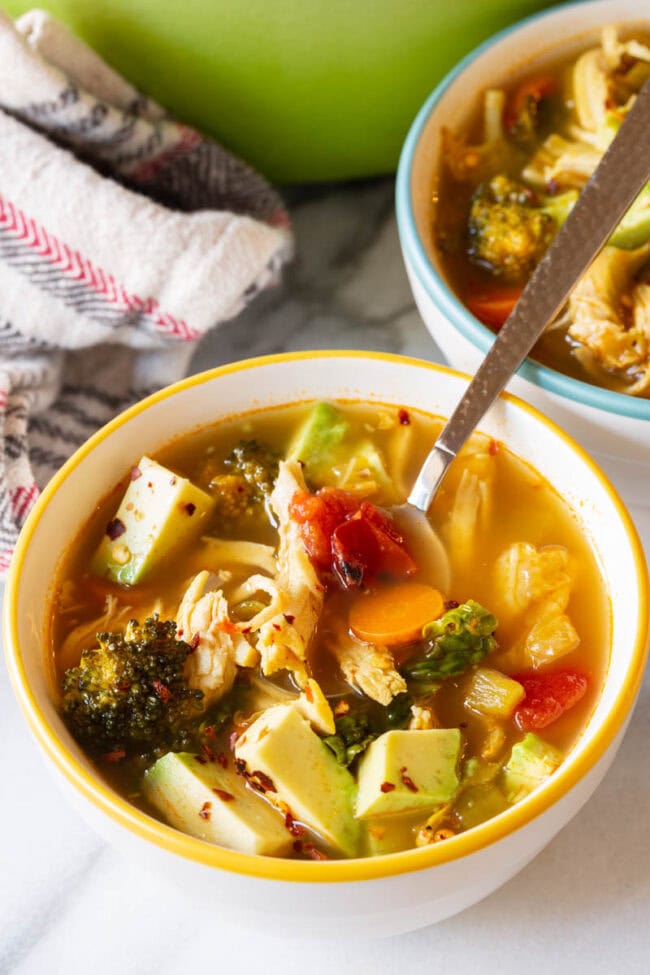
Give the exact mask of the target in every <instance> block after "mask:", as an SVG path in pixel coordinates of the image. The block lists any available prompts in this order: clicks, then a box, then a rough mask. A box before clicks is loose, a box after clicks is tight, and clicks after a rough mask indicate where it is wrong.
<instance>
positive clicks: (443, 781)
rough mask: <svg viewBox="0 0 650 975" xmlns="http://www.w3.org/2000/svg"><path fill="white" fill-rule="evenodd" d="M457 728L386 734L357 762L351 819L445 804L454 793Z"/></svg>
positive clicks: (458, 752) (459, 742) (457, 749)
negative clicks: (354, 812)
mask: <svg viewBox="0 0 650 975" xmlns="http://www.w3.org/2000/svg"><path fill="white" fill-rule="evenodd" d="M460 747H461V735H460V731H459V729H458V728H433V729H431V730H428V731H387V732H385V734H383V735H380V737H379V738H376V739H375V741H373V743H372V744H371V745H370V747H369V748H368V749H367V751H366V752H365V754H364V756H363V758H362V759H361V761H360V763H359V773H358V777H357V778H358V784H359V790H358V795H357V816H359V817H360V818H361V819H368V818H370V817H372V816H388V815H393V814H394V813H403V812H407V811H408V810H423V811H424V810H427V809H432V808H433V807H434V806H436V805H438V804H439V803H442V802H448V801H449V800H450V799H451V797H452V796H453V795H454V793H455V791H456V789H457V788H458V774H457V771H456V766H457V763H458V757H459V755H460Z"/></svg>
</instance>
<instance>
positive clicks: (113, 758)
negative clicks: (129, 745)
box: [104, 748, 126, 765]
mask: <svg viewBox="0 0 650 975" xmlns="http://www.w3.org/2000/svg"><path fill="white" fill-rule="evenodd" d="M123 758H126V752H125V751H124V749H123V748H116V749H115V750H114V751H112V752H106V754H105V755H104V761H105V762H108V763H109V764H110V765H115V764H116V762H121V761H122V759H123Z"/></svg>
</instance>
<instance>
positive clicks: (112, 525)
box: [106, 518, 126, 542]
mask: <svg viewBox="0 0 650 975" xmlns="http://www.w3.org/2000/svg"><path fill="white" fill-rule="evenodd" d="M125 531H126V525H125V524H124V522H123V521H121V520H120V519H119V518H113V520H112V521H109V523H108V524H107V526H106V534H107V535H108V537H109V538H110V540H111V541H112V542H114V541H115V539H116V538H119V537H120V535H123V534H124V532H125Z"/></svg>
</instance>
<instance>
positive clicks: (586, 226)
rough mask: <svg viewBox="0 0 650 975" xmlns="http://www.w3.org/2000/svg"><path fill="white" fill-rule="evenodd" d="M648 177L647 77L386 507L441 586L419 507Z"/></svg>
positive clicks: (434, 541) (437, 558)
mask: <svg viewBox="0 0 650 975" xmlns="http://www.w3.org/2000/svg"><path fill="white" fill-rule="evenodd" d="M649 178H650V81H646V83H645V84H644V86H643V88H642V89H641V91H640V92H639V94H638V95H637V98H636V101H635V102H634V105H633V106H632V109H631V110H630V112H629V113H628V115H627V117H626V118H625V120H624V122H623V124H622V125H621V127H620V129H619V131H618V133H617V135H616V138H615V139H614V140H613V142H612V143H611V145H610V146H609V148H608V149H607V151H606V153H605V155H604V156H603V158H602V159H601V161H600V163H599V165H598V166H597V168H596V170H595V171H594V173H593V175H592V177H591V179H590V180H589V182H588V183H587V184H586V186H585V188H584V189H583V191H582V193H581V194H580V196H579V197H578V200H577V201H576V203H575V205H574V207H573V209H572V210H571V212H570V214H569V216H568V217H567V219H566V220H565V222H564V224H563V225H562V227H561V228H560V230H559V232H558V234H557V236H556V237H555V239H554V241H553V243H552V244H551V246H550V247H549V249H548V250H547V252H546V254H545V255H544V257H543V258H542V260H541V261H540V263H539V264H538V266H537V269H536V270H535V273H534V274H533V275H532V277H531V278H530V280H529V281H528V284H527V285H526V287H525V288H524V290H523V292H522V294H521V297H520V298H519V301H518V302H517V304H516V305H515V307H514V309H513V311H512V312H511V313H510V315H509V316H508V319H507V321H506V322H505V324H504V325H503V327H502V328H501V330H500V331H499V334H498V335H497V337H496V339H495V340H494V343H493V344H492V347H491V348H490V350H489V352H488V353H487V355H486V356H485V359H484V360H483V362H482V363H481V365H480V366H479V369H478V371H477V373H476V375H475V376H474V378H473V379H472V381H471V383H470V384H469V386H468V387H467V389H466V390H465V393H464V394H463V396H462V398H461V400H460V402H459V403H458V406H457V407H456V409H455V410H454V412H453V413H452V415H451V416H450V417H449V419H448V420H447V422H446V424H445V426H444V427H443V429H442V432H441V433H440V435H439V437H438V439H437V440H436V442H435V444H434V446H433V449H432V450H431V452H430V453H429V455H428V456H427V458H426V460H425V461H424V464H423V465H422V468H421V470H420V473H419V474H418V476H417V479H416V481H415V484H414V485H413V490H412V491H411V493H410V495H409V498H408V501H407V502H406V504H402V505H399V506H396V507H394V508H392V509H391V514H392V516H393V518H394V519H395V522H396V524H397V527H398V528H399V530H400V531H401V533H402V534H403V535H404V537H405V539H406V542H407V545H408V546H409V549H410V550H411V553H412V555H413V556H414V558H415V560H416V561H417V563H418V565H419V566H420V568H422V569H423V570H424V571H425V572H426V574H427V575H428V576H429V577H430V578H433V579H437V580H438V585H439V586H440V588H441V589H442V590H443V591H449V585H450V581H451V573H450V567H449V558H448V556H447V553H446V551H445V547H444V545H443V544H442V542H441V541H440V539H439V538H438V536H437V535H436V533H435V531H434V529H433V527H432V525H431V523H430V521H429V519H428V518H427V512H428V510H429V508H430V507H431V503H432V502H433V499H434V497H435V496H436V493H437V491H438V488H439V487H440V485H441V483H442V480H443V478H444V476H445V474H446V473H447V470H448V468H449V465H450V464H451V462H452V461H453V460H454V458H455V457H456V455H457V454H458V452H459V450H460V449H461V447H463V445H464V444H465V442H466V441H467V439H468V437H469V436H470V435H471V434H472V433H473V431H474V430H475V429H476V426H477V424H478V423H479V422H480V421H481V420H482V418H483V416H484V415H485V413H486V412H487V410H488V409H489V408H490V406H491V405H492V404H493V403H494V401H495V399H496V398H497V396H498V395H499V393H500V392H501V390H502V389H503V388H504V387H505V385H506V384H507V382H508V380H509V379H510V377H511V376H512V375H513V374H514V373H515V372H516V370H517V369H518V368H519V366H520V365H521V363H522V362H523V361H524V359H525V358H526V356H527V355H528V353H529V352H530V350H531V349H532V347H533V345H534V344H535V342H536V341H537V339H538V338H539V336H540V335H541V334H542V332H543V331H544V329H545V328H546V326H547V325H548V324H549V323H550V322H552V321H553V319H554V318H555V316H556V315H557V314H558V312H559V311H560V309H561V308H562V306H563V305H564V303H565V301H566V300H567V298H568V297H569V295H570V293H571V291H572V290H573V288H574V286H575V284H576V283H577V282H578V280H579V279H580V278H581V277H582V275H583V274H584V273H585V271H586V270H587V269H588V268H589V265H590V264H591V262H592V261H593V259H594V258H595V257H596V255H597V254H598V252H599V251H600V250H601V248H602V247H603V246H604V245H605V244H606V243H607V240H608V238H609V237H610V235H611V234H612V232H613V231H614V229H615V228H616V226H617V225H618V223H619V222H620V220H621V218H622V217H623V216H624V214H625V213H626V212H627V210H628V209H629V207H630V205H631V204H632V202H633V201H634V199H635V197H636V196H637V194H638V193H639V192H640V190H641V189H642V187H643V186H644V184H645V183H646V182H647V181H648V179H649Z"/></svg>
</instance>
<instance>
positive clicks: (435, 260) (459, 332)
mask: <svg viewBox="0 0 650 975" xmlns="http://www.w3.org/2000/svg"><path fill="white" fill-rule="evenodd" d="M642 14H643V4H642V3H640V2H639V0H592V2H584V0H583V2H579V3H572V4H567V5H564V6H561V7H558V8H554V9H552V10H549V11H546V12H543V13H540V14H537V15H535V16H532V17H529V18H527V19H526V20H523V21H521V22H520V23H518V24H515V25H514V26H513V27H511V28H509V29H508V30H505V31H502V32H501V33H499V34H496V35H495V36H494V37H493V38H491V39H490V40H489V41H487V42H486V43H485V44H483V45H481V46H480V47H478V48H477V49H476V50H475V51H473V52H472V53H471V54H469V55H468V56H467V57H466V58H465V59H464V60H463V61H461V62H460V64H459V65H458V66H457V67H456V68H455V69H454V71H452V72H451V73H450V74H449V75H447V77H446V78H445V79H444V80H443V81H442V82H441V83H440V85H438V87H437V88H436V89H435V90H434V91H433V93H432V94H431V95H430V96H429V98H428V99H427V101H426V102H425V103H424V105H423V106H422V109H421V110H420V112H419V113H418V115H417V117H416V118H415V121H414V122H413V125H412V126H411V129H410V131H409V134H408V136H407V139H406V142H405V143H404V147H403V150H402V155H401V158H400V164H399V170H398V175H397V222H398V228H399V235H400V241H401V245H402V253H403V256H404V261H405V264H406V270H407V273H408V276H409V280H410V283H411V288H412V290H413V295H414V297H415V301H416V304H417V306H418V309H419V311H420V314H421V315H422V318H423V319H424V322H425V324H426V326H427V328H428V329H429V331H430V332H431V334H432V336H433V338H434V339H435V341H436V343H437V344H438V346H439V347H440V349H441V350H442V352H443V353H444V355H445V356H446V357H447V359H448V360H449V362H450V364H451V365H452V366H454V367H455V368H457V369H461V370H463V371H465V372H475V371H476V368H477V366H478V365H479V363H480V362H481V360H482V358H483V356H484V355H485V353H486V352H487V351H488V349H489V347H490V345H491V343H492V342H493V340H494V334H493V333H492V332H491V331H490V330H489V329H488V328H487V327H486V326H485V325H483V324H481V322H479V321H478V319H476V318H475V317H474V316H473V315H472V314H471V312H469V311H468V309H467V308H465V306H464V305H463V304H462V302H461V301H460V299H459V298H458V297H457V296H456V295H455V294H454V292H453V290H452V288H451V286H450V284H449V283H448V281H447V279H446V276H445V271H444V268H443V267H442V265H441V263H440V260H439V257H438V255H437V252H436V248H435V245H434V234H435V228H434V224H433V220H432V215H431V195H432V192H433V189H434V185H435V176H436V173H437V171H438V169H439V163H440V151H441V133H442V130H443V128H445V127H450V128H454V129H456V130H457V129H458V128H459V127H461V126H462V124H463V122H464V121H465V120H466V119H469V118H470V117H471V114H472V111H473V109H474V108H475V106H476V104H477V99H478V97H479V95H480V93H481V92H482V91H484V90H485V89H486V88H488V87H490V86H494V85H496V84H499V83H500V82H503V81H504V80H507V78H508V75H509V74H510V73H511V72H513V71H517V70H518V69H521V68H522V67H525V66H526V64H527V63H528V62H530V61H533V60H535V59H536V58H537V57H545V56H548V53H549V51H553V49H554V48H555V47H557V50H558V54H560V53H562V54H566V55H567V56H570V55H571V54H572V53H577V52H579V51H580V50H581V49H583V48H584V47H585V46H586V45H588V44H589V43H592V42H593V43H597V42H598V39H599V35H600V31H601V29H602V28H603V27H604V26H606V25H607V24H620V25H625V26H626V27H631V28H632V29H639V30H642V31H646V32H647V31H649V30H650V7H648V9H647V11H646V16H645V17H643V16H642ZM508 388H509V389H510V390H511V391H512V392H514V393H516V394H517V395H518V396H520V397H522V399H524V400H527V401H528V402H529V403H532V404H533V405H535V406H536V407H538V408H539V409H540V410H542V411H543V412H544V413H546V414H547V415H548V416H550V417H551V418H552V419H553V420H555V422H556V423H558V424H559V425H560V426H561V427H563V428H564V429H565V430H567V431H568V432H569V433H571V435H572V436H574V437H575V438H576V439H577V440H578V441H579V442H580V443H581V444H582V445H583V446H584V447H585V448H586V449H587V450H589V451H590V452H591V453H592V454H593V456H594V457H596V459H597V460H598V461H599V463H600V464H601V466H602V467H603V468H604V469H605V470H606V472H607V473H608V474H609V476H610V477H611V479H612V481H613V482H614V484H615V486H616V487H617V488H618V490H619V491H620V493H621V495H622V496H623V498H624V500H626V501H627V502H628V503H630V504H640V505H646V506H650V490H649V489H648V482H649V481H650V399H639V398H636V397H633V396H627V395H625V394H623V393H615V392H612V391H611V390H607V389H602V388H600V387H598V386H595V385H591V384H590V383H586V382H582V381H580V380H578V379H573V378H571V377H570V376H566V375H564V374H563V373H561V372H558V371H556V370H555V369H551V368H549V367H548V366H543V365H541V364H540V363H538V362H535V361H534V360H532V359H526V361H525V362H524V363H523V365H522V366H521V368H520V369H519V371H518V372H517V374H516V376H514V377H513V379H512V381H511V382H510V384H509V386H508Z"/></svg>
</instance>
